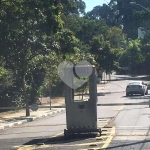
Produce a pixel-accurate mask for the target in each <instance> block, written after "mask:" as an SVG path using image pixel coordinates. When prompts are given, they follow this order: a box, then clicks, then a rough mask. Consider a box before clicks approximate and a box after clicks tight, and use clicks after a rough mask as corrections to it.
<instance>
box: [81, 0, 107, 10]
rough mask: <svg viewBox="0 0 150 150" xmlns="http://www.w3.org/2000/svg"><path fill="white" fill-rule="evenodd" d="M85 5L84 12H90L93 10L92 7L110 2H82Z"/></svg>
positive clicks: (87, 0) (101, 0) (88, 0)
mask: <svg viewBox="0 0 150 150" xmlns="http://www.w3.org/2000/svg"><path fill="white" fill-rule="evenodd" d="M83 1H84V2H85V4H86V9H85V11H86V12H88V11H91V10H92V9H93V7H95V6H97V5H101V6H102V5H103V4H104V3H106V4H108V3H109V2H110V0H83Z"/></svg>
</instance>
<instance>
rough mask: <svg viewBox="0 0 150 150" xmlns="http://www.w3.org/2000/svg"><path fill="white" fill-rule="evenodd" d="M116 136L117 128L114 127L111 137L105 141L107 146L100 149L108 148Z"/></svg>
mask: <svg viewBox="0 0 150 150" xmlns="http://www.w3.org/2000/svg"><path fill="white" fill-rule="evenodd" d="M114 135H115V127H114V126H113V127H112V130H111V134H110V137H109V138H108V139H107V140H106V141H105V144H104V145H103V146H102V147H101V148H100V149H105V148H107V147H108V146H109V144H110V142H111V141H112V139H113V137H114Z"/></svg>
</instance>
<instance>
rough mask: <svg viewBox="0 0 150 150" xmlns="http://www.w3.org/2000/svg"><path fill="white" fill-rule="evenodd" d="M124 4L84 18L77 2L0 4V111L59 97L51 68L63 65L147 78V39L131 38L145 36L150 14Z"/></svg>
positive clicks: (9, 1)
mask: <svg viewBox="0 0 150 150" xmlns="http://www.w3.org/2000/svg"><path fill="white" fill-rule="evenodd" d="M117 2H118V3H117ZM129 3H130V1H129V0H111V1H110V3H109V4H108V5H106V4H104V5H103V6H95V7H94V8H93V10H91V11H90V12H87V13H86V12H85V8H86V4H85V2H84V1H83V0H62V1H60V0H44V1H40V0H28V1H26V0H15V1H12V0H5V1H1V2H0V7H1V9H0V27H1V28H0V106H1V107H2V106H20V107H21V106H25V105H26V106H28V105H30V104H32V103H34V102H36V100H37V99H38V98H39V97H45V96H49V93H50V89H51V94H52V96H60V95H63V92H64V91H63V89H64V88H63V86H64V84H63V82H62V81H61V80H60V78H59V76H58V72H57V67H58V65H59V64H60V63H61V62H62V61H65V60H68V61H71V62H73V63H74V64H76V63H78V62H79V61H82V60H87V61H88V62H90V63H91V64H93V65H95V66H96V69H97V71H98V72H99V73H101V72H103V71H105V72H106V73H111V72H112V71H114V70H115V71H118V70H119V68H120V67H128V68H129V72H128V73H130V74H132V73H134V74H150V69H149V67H148V66H149V63H150V57H149V56H150V35H149V32H147V34H146V35H145V38H138V34H137V30H138V28H139V27H144V28H145V29H146V30H149V22H150V20H149V18H150V14H148V13H147V12H146V11H144V10H143V9H141V8H138V7H135V6H134V7H133V6H130V4H129ZM137 3H140V4H141V5H143V6H145V7H150V2H149V1H146V0H143V1H142V2H141V1H140V0H137ZM26 113H27V115H28V114H29V112H28V110H27V112H26Z"/></svg>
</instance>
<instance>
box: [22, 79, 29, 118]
mask: <svg viewBox="0 0 150 150" xmlns="http://www.w3.org/2000/svg"><path fill="white" fill-rule="evenodd" d="M22 80H23V81H22V89H23V96H24V100H25V103H26V116H30V110H29V100H28V96H27V92H26V87H25V77H23V79H22Z"/></svg>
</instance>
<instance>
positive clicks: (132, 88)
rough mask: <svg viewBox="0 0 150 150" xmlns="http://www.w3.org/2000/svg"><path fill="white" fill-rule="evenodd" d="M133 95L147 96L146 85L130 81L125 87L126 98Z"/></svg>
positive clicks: (141, 82)
mask: <svg viewBox="0 0 150 150" xmlns="http://www.w3.org/2000/svg"><path fill="white" fill-rule="evenodd" d="M130 94H131V95H133V94H141V95H142V96H144V95H145V94H148V89H147V85H146V84H145V83H144V82H143V81H131V82H129V84H128V85H127V87H126V96H129V95H130Z"/></svg>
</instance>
